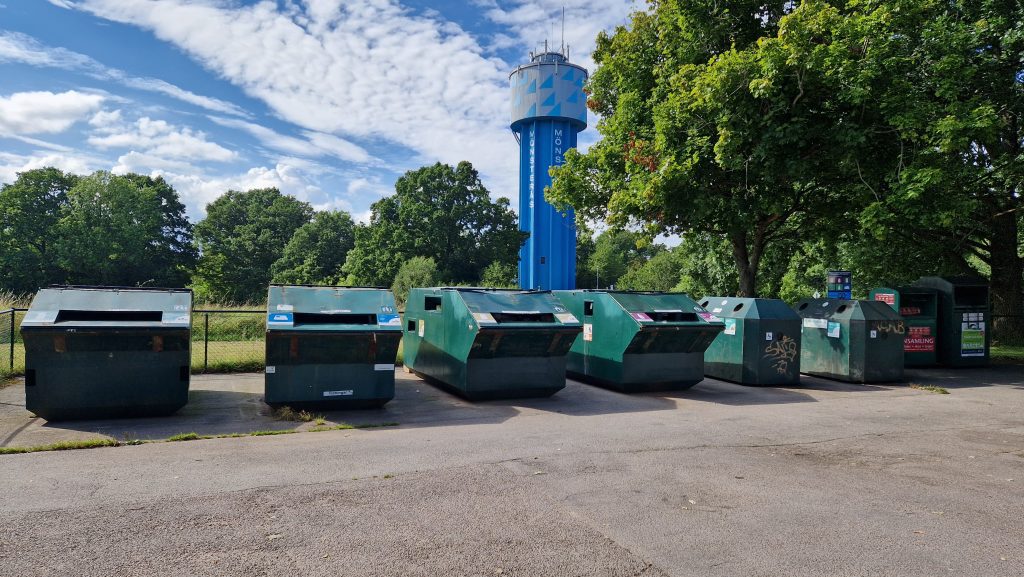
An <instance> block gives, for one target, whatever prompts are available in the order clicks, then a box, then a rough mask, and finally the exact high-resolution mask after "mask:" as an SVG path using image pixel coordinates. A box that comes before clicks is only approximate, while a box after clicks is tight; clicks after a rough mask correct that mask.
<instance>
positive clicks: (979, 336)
mask: <svg viewBox="0 0 1024 577" xmlns="http://www.w3.org/2000/svg"><path fill="white" fill-rule="evenodd" d="M914 286H915V287H928V288H933V289H936V290H937V291H938V292H939V354H938V356H939V362H940V363H941V364H943V365H946V366H950V367H984V366H987V365H988V358H989V347H990V346H991V344H992V333H991V331H989V330H988V328H989V323H990V322H991V321H990V319H991V315H992V313H991V311H990V309H989V286H988V282H987V281H985V279H982V278H977V277H956V278H942V277H936V276H929V277H922V278H920V279H918V280H917V281H915V282H914Z"/></svg>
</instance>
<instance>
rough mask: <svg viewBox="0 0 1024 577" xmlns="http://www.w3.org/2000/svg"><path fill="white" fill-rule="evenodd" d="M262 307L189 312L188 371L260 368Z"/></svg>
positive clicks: (263, 333) (263, 334)
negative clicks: (190, 345)
mask: <svg viewBox="0 0 1024 577" xmlns="http://www.w3.org/2000/svg"><path fill="white" fill-rule="evenodd" d="M266 315H267V313H266V311H265V310H239V309H224V310H204V309H195V310H193V311H192V372H193V373H226V372H249V371H262V370H263V366H264V363H265V361H264V360H265V357H266V352H265V346H266V345H265V339H266V330H267V329H266Z"/></svg>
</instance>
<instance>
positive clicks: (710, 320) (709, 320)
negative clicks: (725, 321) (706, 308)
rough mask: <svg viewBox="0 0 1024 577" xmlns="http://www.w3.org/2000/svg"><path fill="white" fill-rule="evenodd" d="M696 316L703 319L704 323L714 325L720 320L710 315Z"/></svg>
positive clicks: (701, 314) (698, 314) (699, 314)
mask: <svg viewBox="0 0 1024 577" xmlns="http://www.w3.org/2000/svg"><path fill="white" fill-rule="evenodd" d="M697 316H699V317H700V318H702V319H704V322H706V323H715V322H719V321H721V320H722V319H720V318H718V317H716V316H715V315H713V314H711V313H697Z"/></svg>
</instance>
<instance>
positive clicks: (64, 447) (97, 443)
mask: <svg viewBox="0 0 1024 577" xmlns="http://www.w3.org/2000/svg"><path fill="white" fill-rule="evenodd" d="M120 445H121V443H119V442H117V441H115V440H114V439H87V440H85V441H61V442H59V443H51V444H49V445H36V446H34V447H0V455H13V454H16V453H40V452H44V451H74V450H77V449H97V448H99V447H118V446H120Z"/></svg>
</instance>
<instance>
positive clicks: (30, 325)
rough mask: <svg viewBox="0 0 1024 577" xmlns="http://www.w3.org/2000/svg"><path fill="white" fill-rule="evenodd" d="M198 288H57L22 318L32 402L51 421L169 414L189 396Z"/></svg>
mask: <svg viewBox="0 0 1024 577" xmlns="http://www.w3.org/2000/svg"><path fill="white" fill-rule="evenodd" d="M191 314H192V291H189V290H182V289H139V288H121V287H52V288H47V289H43V290H40V291H39V292H38V293H36V296H35V298H34V299H32V305H31V306H30V307H29V310H28V312H27V313H26V314H25V318H24V320H23V321H22V323H21V336H22V338H23V339H24V341H25V408H27V409H28V410H29V411H31V412H33V413H35V414H36V415H39V416H40V417H43V418H44V419H47V420H50V421H56V420H65V419H96V418H108V417H139V416H152V415H168V414H171V413H173V412H175V411H177V410H178V409H180V408H181V407H183V406H185V403H187V402H188V385H189V375H190V371H191V350H192V349H191V328H192V322H191Z"/></svg>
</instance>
